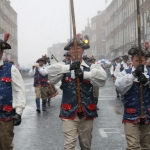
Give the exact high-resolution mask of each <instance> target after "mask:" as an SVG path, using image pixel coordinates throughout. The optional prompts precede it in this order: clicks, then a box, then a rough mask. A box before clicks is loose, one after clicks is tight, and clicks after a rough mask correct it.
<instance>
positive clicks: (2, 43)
mask: <svg viewBox="0 0 150 150" xmlns="http://www.w3.org/2000/svg"><path fill="white" fill-rule="evenodd" d="M9 36H10V34H9V33H6V34H5V36H4V40H2V39H0V50H4V49H11V46H10V45H9V44H8V43H6V42H7V40H8V38H9Z"/></svg>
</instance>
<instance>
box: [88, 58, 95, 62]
mask: <svg viewBox="0 0 150 150" xmlns="http://www.w3.org/2000/svg"><path fill="white" fill-rule="evenodd" d="M95 60H96V59H95V58H94V57H90V58H88V59H87V62H90V63H92V62H93V61H95Z"/></svg>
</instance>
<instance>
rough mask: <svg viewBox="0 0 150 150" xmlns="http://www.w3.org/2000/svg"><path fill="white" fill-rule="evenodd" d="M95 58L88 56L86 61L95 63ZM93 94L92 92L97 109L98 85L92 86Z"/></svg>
mask: <svg viewBox="0 0 150 150" xmlns="http://www.w3.org/2000/svg"><path fill="white" fill-rule="evenodd" d="M95 61H96V59H95V58H94V57H91V58H88V59H87V62H89V63H92V64H95ZM93 94H94V98H95V101H96V108H97V110H99V108H98V106H97V105H98V98H99V87H98V86H93Z"/></svg>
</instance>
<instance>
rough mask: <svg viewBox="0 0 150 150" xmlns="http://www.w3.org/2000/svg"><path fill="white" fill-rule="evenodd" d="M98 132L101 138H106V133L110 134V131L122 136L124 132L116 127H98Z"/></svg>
mask: <svg viewBox="0 0 150 150" xmlns="http://www.w3.org/2000/svg"><path fill="white" fill-rule="evenodd" d="M99 133H100V134H101V136H102V137H103V138H107V137H108V135H107V134H112V133H114V134H121V136H122V137H125V135H124V133H123V132H122V131H121V130H120V129H117V128H99Z"/></svg>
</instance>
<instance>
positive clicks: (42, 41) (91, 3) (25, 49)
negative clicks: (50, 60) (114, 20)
mask: <svg viewBox="0 0 150 150" xmlns="http://www.w3.org/2000/svg"><path fill="white" fill-rule="evenodd" d="M10 1H11V6H12V7H13V8H14V10H15V11H16V12H17V14H18V51H19V63H20V64H21V65H24V66H26V65H27V64H29V63H33V62H35V61H36V60H37V59H38V58H39V57H41V55H42V54H45V53H47V48H48V47H50V46H52V44H56V43H62V42H66V41H67V39H68V38H69V35H70V34H69V32H70V29H69V0H10ZM74 5H75V6H74V7H75V17H76V27H77V33H79V32H81V31H82V30H83V29H84V27H85V25H87V19H88V17H89V18H90V19H91V18H92V17H94V16H95V15H96V14H97V11H99V10H104V9H105V6H106V5H105V0H74Z"/></svg>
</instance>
